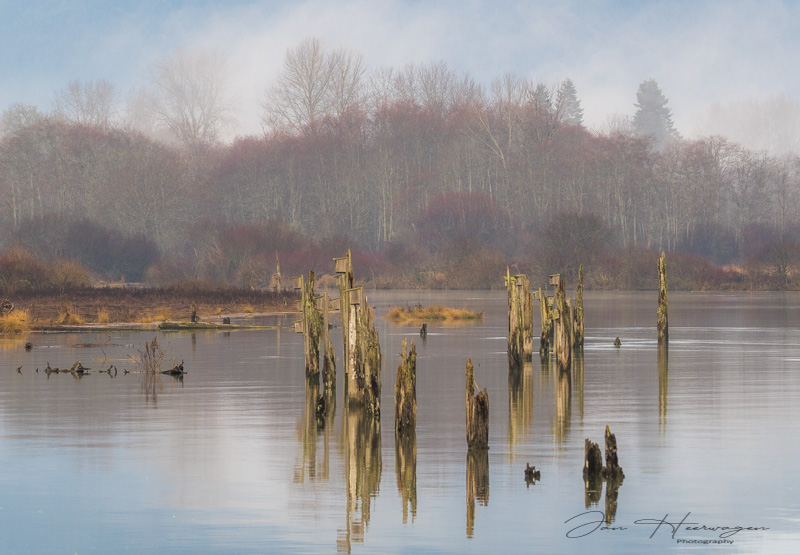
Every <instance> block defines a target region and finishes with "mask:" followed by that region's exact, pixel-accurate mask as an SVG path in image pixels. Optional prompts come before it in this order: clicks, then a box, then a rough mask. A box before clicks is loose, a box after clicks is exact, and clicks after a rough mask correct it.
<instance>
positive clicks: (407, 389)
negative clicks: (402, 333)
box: [394, 338, 417, 434]
mask: <svg viewBox="0 0 800 555" xmlns="http://www.w3.org/2000/svg"><path fill="white" fill-rule="evenodd" d="M400 356H401V358H402V361H401V362H400V364H399V365H398V367H397V381H396V382H395V386H394V429H395V433H397V434H402V433H407V432H412V431H414V430H415V429H416V426H417V348H416V346H415V345H414V342H413V341H412V342H411V350H410V351H408V350H407V345H406V340H405V338H404V339H403V352H402V353H400Z"/></svg>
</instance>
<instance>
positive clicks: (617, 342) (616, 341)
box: [614, 337, 622, 347]
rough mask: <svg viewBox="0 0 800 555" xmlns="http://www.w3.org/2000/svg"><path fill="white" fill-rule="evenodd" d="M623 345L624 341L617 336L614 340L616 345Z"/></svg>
mask: <svg viewBox="0 0 800 555" xmlns="http://www.w3.org/2000/svg"><path fill="white" fill-rule="evenodd" d="M621 346H622V341H620V340H619V337H617V338H616V339H615V340H614V347H621Z"/></svg>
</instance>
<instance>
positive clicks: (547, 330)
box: [534, 289, 553, 357]
mask: <svg viewBox="0 0 800 555" xmlns="http://www.w3.org/2000/svg"><path fill="white" fill-rule="evenodd" d="M534 299H536V300H538V301H539V312H540V314H541V319H542V333H541V335H540V336H539V356H541V357H546V356H547V354H548V353H549V352H550V349H552V348H553V297H548V296H547V292H545V293H542V290H541V289H539V290H538V291H536V293H534Z"/></svg>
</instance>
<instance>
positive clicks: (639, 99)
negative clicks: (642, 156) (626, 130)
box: [633, 79, 678, 146]
mask: <svg viewBox="0 0 800 555" xmlns="http://www.w3.org/2000/svg"><path fill="white" fill-rule="evenodd" d="M633 129H634V131H635V132H636V133H637V134H638V135H642V136H651V137H653V139H654V140H655V144H656V146H659V145H662V144H664V142H665V141H666V140H667V139H669V138H670V137H678V132H677V131H676V130H675V126H674V125H673V123H672V111H671V110H670V109H669V108H668V107H667V97H665V96H664V93H663V92H661V89H660V88H659V86H658V83H656V80H655V79H647V80H646V81H643V82H642V84H641V85H639V90H638V91H636V115H634V116H633Z"/></svg>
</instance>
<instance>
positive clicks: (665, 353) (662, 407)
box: [658, 345, 669, 433]
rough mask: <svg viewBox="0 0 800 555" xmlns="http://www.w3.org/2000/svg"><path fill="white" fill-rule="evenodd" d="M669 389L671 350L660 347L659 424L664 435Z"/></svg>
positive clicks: (664, 346)
mask: <svg viewBox="0 0 800 555" xmlns="http://www.w3.org/2000/svg"><path fill="white" fill-rule="evenodd" d="M668 389H669V349H668V348H667V345H659V346H658V424H659V427H660V428H661V432H662V433H663V432H664V431H665V430H666V426H667V390H668Z"/></svg>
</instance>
